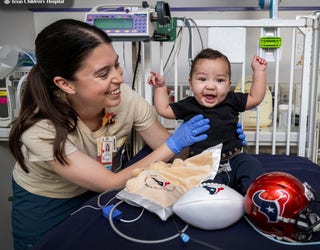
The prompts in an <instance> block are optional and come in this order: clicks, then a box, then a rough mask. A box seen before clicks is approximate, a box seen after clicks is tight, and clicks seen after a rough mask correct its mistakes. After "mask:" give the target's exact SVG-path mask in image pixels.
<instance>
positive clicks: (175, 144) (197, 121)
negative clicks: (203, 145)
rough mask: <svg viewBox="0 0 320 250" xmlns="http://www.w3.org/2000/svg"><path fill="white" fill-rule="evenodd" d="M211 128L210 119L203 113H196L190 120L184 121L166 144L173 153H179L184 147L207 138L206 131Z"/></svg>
mask: <svg viewBox="0 0 320 250" xmlns="http://www.w3.org/2000/svg"><path fill="white" fill-rule="evenodd" d="M209 128H210V125H209V119H208V118H204V117H203V115H196V116H194V117H193V118H191V119H190V120H189V121H187V122H184V123H182V124H181V126H180V127H179V128H178V129H177V130H176V131H175V132H174V133H173V134H172V136H170V137H169V138H168V139H167V140H166V144H167V146H168V147H169V149H170V150H171V151H172V152H173V153H175V154H179V153H180V152H181V151H182V150H183V149H184V148H186V147H189V146H190V145H192V144H194V143H195V142H200V141H203V140H205V139H207V137H208V135H207V134H204V132H206V131H207V130H208V129H209Z"/></svg>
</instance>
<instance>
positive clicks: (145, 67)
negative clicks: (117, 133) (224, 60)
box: [132, 13, 320, 162]
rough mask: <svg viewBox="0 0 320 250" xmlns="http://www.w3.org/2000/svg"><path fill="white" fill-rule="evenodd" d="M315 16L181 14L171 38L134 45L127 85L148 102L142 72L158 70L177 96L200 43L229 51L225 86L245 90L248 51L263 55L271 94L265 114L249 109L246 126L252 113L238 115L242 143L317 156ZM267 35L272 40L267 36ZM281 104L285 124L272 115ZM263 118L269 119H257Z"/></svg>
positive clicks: (184, 87) (182, 90) (248, 72)
mask: <svg viewBox="0 0 320 250" xmlns="http://www.w3.org/2000/svg"><path fill="white" fill-rule="evenodd" d="M319 17H320V13H315V14H312V15H310V16H297V17H296V19H295V20H282V19H261V20H191V19H189V23H188V25H186V20H178V22H177V38H176V40H175V41H174V42H143V43H142V44H141V51H142V54H141V60H140V61H139V60H138V61H139V65H140V66H141V67H140V70H137V71H138V72H139V73H138V74H137V76H136V83H135V89H136V90H137V91H138V92H139V93H140V94H141V95H143V96H144V97H145V98H146V99H147V100H148V101H149V102H150V103H151V104H152V95H153V90H152V88H151V87H150V86H148V84H146V79H147V77H148V76H149V72H150V70H155V71H158V72H160V73H162V74H164V75H165V77H166V81H167V83H169V84H170V85H171V87H172V89H171V91H170V93H169V95H170V96H171V98H172V100H178V99H181V98H183V97H184V96H186V95H188V94H189V91H188V73H189V69H190V60H191V58H193V57H194V56H195V55H196V54H197V53H198V52H199V51H200V50H201V48H203V47H204V48H205V47H211V48H214V49H218V50H220V51H222V52H223V53H225V54H226V55H227V56H228V57H229V59H230V61H231V67H232V82H233V84H232V87H234V88H236V87H237V88H239V86H240V89H241V91H245V86H246V81H247V80H248V76H251V75H252V70H251V65H250V63H251V58H252V56H253V54H255V53H256V54H258V55H260V56H263V57H265V58H267V60H268V72H267V83H268V87H269V90H268V91H270V93H271V97H270V96H269V97H267V96H266V98H271V99H270V100H269V105H271V106H270V108H271V111H270V112H269V113H267V114H266V113H265V111H263V112H262V110H263V107H262V105H263V103H262V104H260V105H259V106H258V108H256V109H255V110H250V111H249V112H251V115H252V114H254V116H255V117H253V118H254V126H252V124H251V125H250V126H246V124H248V123H252V116H251V117H250V116H247V115H246V113H243V114H242V115H241V116H240V121H241V122H242V123H243V125H244V129H245V133H246V136H247V137H246V139H247V141H248V147H247V148H246V149H245V150H247V151H249V152H252V153H256V154H259V153H270V154H286V155H299V156H305V157H307V158H309V159H311V160H312V161H313V162H317V160H318V145H319V100H318V99H319V90H318V85H319V84H318V74H319V64H318V61H319V33H318V29H319ZM179 33H183V34H182V35H181V34H179ZM273 38H274V40H276V42H274V41H272V39H273ZM277 39H278V40H277ZM266 41H267V43H268V42H270V41H271V45H270V46H268V44H261V42H266ZM279 42H280V43H279ZM134 46H136V47H137V45H136V44H135V43H134V45H133V50H132V51H133V52H132V54H133V57H136V54H135V52H134V51H137V50H135V47H134ZM186 48H188V49H186ZM133 61H134V60H133ZM138 68H139V67H138ZM266 98H265V99H266ZM270 102H271V104H270ZM283 104H285V105H283ZM283 107H285V108H286V112H285V113H286V114H285V119H286V120H285V123H286V126H285V127H282V128H280V127H279V113H280V112H282V108H283ZM280 109H281V110H280ZM246 112H248V111H246ZM266 116H268V119H270V124H265V123H264V122H262V121H263V119H265V118H266ZM248 117H249V118H248ZM257 117H258V119H256V118H257ZM248 119H251V120H250V121H248ZM160 120H161V122H162V123H163V124H164V125H165V126H166V127H167V128H168V129H172V130H174V129H175V128H176V127H177V126H179V122H176V121H175V122H172V121H168V120H166V119H163V118H160Z"/></svg>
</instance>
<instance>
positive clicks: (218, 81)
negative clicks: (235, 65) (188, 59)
mask: <svg viewBox="0 0 320 250" xmlns="http://www.w3.org/2000/svg"><path fill="white" fill-rule="evenodd" d="M229 70H230V69H229V67H228V63H227V62H226V61H224V60H223V59H220V58H217V59H200V60H199V61H198V62H197V64H196V65H195V67H194V71H193V73H192V78H191V79H190V80H189V84H190V89H191V90H192V92H193V94H194V97H195V98H196V100H197V102H198V103H199V104H201V105H202V106H205V107H208V108H212V107H214V106H215V105H217V104H218V103H220V102H222V101H223V100H224V99H225V98H226V96H227V94H228V92H229V91H230V74H229Z"/></svg>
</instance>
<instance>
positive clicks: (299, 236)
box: [244, 172, 320, 241]
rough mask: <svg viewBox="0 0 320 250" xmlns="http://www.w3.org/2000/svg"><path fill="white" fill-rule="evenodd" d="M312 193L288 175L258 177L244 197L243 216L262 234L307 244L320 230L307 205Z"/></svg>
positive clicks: (317, 221) (281, 173)
mask: <svg viewBox="0 0 320 250" xmlns="http://www.w3.org/2000/svg"><path fill="white" fill-rule="evenodd" d="M315 199H316V198H315V193H314V192H313V191H312V189H311V187H310V186H309V185H308V184H307V183H301V182H300V181H299V180H298V179H297V178H295V177H294V176H292V175H291V174H288V173H284V172H270V173H266V174H263V175H261V176H259V177H258V178H257V179H256V180H255V181H254V182H253V183H252V184H251V185H250V187H249V188H248V191H247V193H246V195H245V199H244V200H245V212H246V213H247V215H248V217H249V219H250V221H252V222H253V224H254V225H255V226H257V228H258V229H260V230H261V231H262V232H264V233H266V234H269V235H271V236H273V237H275V238H277V239H280V240H288V241H306V240H310V239H311V237H312V233H313V232H315V231H318V230H320V218H319V216H317V215H316V214H314V213H312V210H313V209H311V207H310V205H311V204H313V203H314V202H313V201H315Z"/></svg>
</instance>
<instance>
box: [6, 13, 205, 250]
mask: <svg viewBox="0 0 320 250" xmlns="http://www.w3.org/2000/svg"><path fill="white" fill-rule="evenodd" d="M35 47H36V58H37V64H36V65H35V66H34V67H33V69H32V70H31V72H30V73H29V76H28V79H27V82H26V85H25V89H24V93H23V98H22V105H21V110H20V114H19V117H18V118H17V119H16V121H14V123H13V124H12V129H11V132H10V138H9V140H10V142H9V143H10V150H11V152H12V154H13V156H14V157H15V158H16V160H17V163H16V164H15V167H14V170H13V181H12V185H13V197H14V198H13V208H12V228H13V236H14V246H15V249H28V248H32V246H33V245H34V244H35V243H36V242H37V241H38V240H39V239H40V238H41V237H42V236H43V235H44V234H45V233H46V232H47V231H49V230H50V229H51V228H53V227H54V226H55V225H57V224H58V223H60V222H61V221H63V220H64V219H65V218H66V217H67V216H68V215H70V213H72V212H73V211H75V210H76V209H78V208H79V206H80V205H81V203H82V202H84V201H85V200H86V199H88V198H89V197H90V196H91V195H92V193H90V192H89V190H90V191H93V192H104V191H106V190H112V189H119V188H121V187H123V186H124V185H125V183H126V181H127V180H128V179H129V178H130V177H131V173H132V171H133V170H134V169H136V168H138V167H139V168H147V167H148V166H149V165H150V163H152V162H153V161H155V160H162V161H168V160H170V159H171V158H172V157H173V156H174V154H179V153H180V152H181V151H182V150H183V148H185V147H188V146H189V145H191V144H193V143H194V142H197V141H201V140H204V139H205V138H206V134H203V133H204V132H205V131H206V130H207V129H208V128H209V125H208V120H207V119H203V117H202V116H196V117H195V118H194V119H192V120H191V121H190V122H188V123H184V124H183V125H182V126H180V127H179V129H177V130H176V132H175V133H174V134H173V135H172V136H170V137H169V135H170V134H169V133H168V131H167V130H166V129H165V128H164V127H162V125H161V124H160V123H159V122H158V120H157V116H156V114H155V113H154V112H153V111H152V108H151V107H150V105H148V103H147V102H146V101H145V100H144V99H143V98H141V97H140V96H139V95H137V94H136V93H135V92H134V91H133V90H131V89H130V88H129V87H128V86H126V85H125V84H122V83H123V76H122V69H121V67H120V65H119V62H118V55H117V54H116V52H115V51H114V49H113V47H112V44H111V40H110V38H109V37H108V36H107V35H106V34H105V33H104V32H103V31H101V30H100V29H98V28H96V27H94V26H90V25H88V24H86V23H83V22H80V21H76V20H71V19H64V20H59V21H56V22H54V23H52V24H51V25H49V26H47V27H46V28H45V29H44V30H42V31H41V32H40V33H39V34H38V36H37V38H36V41H35ZM132 128H134V129H135V131H137V133H138V134H139V135H140V136H141V138H142V139H143V140H144V142H145V143H146V144H147V145H148V146H149V147H151V149H153V152H152V153H150V154H149V155H148V156H146V157H144V158H143V159H142V160H140V161H138V162H136V163H134V164H132V165H131V166H130V167H127V168H125V169H122V170H121V171H119V172H117V173H115V172H114V171H110V170H109V169H108V168H106V166H105V165H108V167H110V166H111V168H114V167H115V168H117V166H112V165H115V164H112V162H111V161H112V155H114V154H115V153H116V151H118V152H119V151H120V152H121V150H122V149H123V147H124V145H125V143H126V139H127V138H128V136H129V135H130V133H131V130H132ZM106 142H107V144H108V143H109V144H108V145H107V146H110V145H111V146H112V149H109V151H108V152H103V149H104V145H106V144H105V143H106ZM112 143H114V144H115V145H114V144H112ZM100 152H101V153H102V155H101V154H100ZM107 153H111V158H110V154H109V155H108V154H107ZM105 156H106V157H105Z"/></svg>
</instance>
